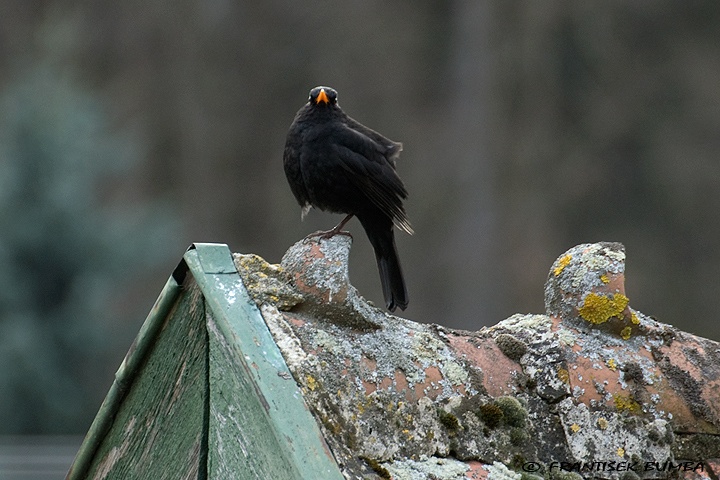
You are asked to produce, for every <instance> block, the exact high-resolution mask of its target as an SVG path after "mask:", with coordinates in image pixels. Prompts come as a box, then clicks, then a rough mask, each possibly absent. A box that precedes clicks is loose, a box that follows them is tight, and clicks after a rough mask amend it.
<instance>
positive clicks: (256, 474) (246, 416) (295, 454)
mask: <svg viewBox="0 0 720 480" xmlns="http://www.w3.org/2000/svg"><path fill="white" fill-rule="evenodd" d="M195 247H196V248H195V249H194V250H189V251H188V252H187V253H186V254H185V257H184V258H185V262H186V263H187V265H188V268H189V270H190V272H192V275H193V277H194V278H195V279H196V280H197V282H198V285H199V287H200V289H201V290H202V292H203V296H204V298H205V304H206V312H207V328H208V337H209V344H210V373H209V377H210V393H209V396H210V412H209V417H210V418H209V438H208V452H209V453H208V476H209V478H218V479H223V478H248V479H255V478H272V479H274V478H283V479H285V478H288V479H290V478H292V479H342V478H343V476H342V474H341V473H340V470H339V469H338V467H337V464H336V463H335V460H334V459H333V457H332V454H331V453H330V452H329V450H328V448H327V446H326V444H325V441H324V439H323V437H322V435H321V433H320V429H319V428H318V426H317V423H316V422H315V419H314V417H313V416H312V415H311V414H310V412H309V410H308V409H307V406H306V405H305V403H304V401H303V399H302V393H301V392H300V390H299V388H298V386H297V384H296V383H295V381H294V380H293V378H292V376H291V374H290V371H289V370H288V368H287V365H286V364H285V361H284V359H283V358H282V355H281V354H280V350H279V349H278V348H277V345H276V344H275V341H274V340H273V338H272V336H271V335H270V331H269V330H268V328H267V326H266V325H265V321H264V320H263V318H262V315H261V314H260V311H259V310H258V308H257V306H256V305H255V303H254V302H253V301H252V299H251V298H250V296H249V295H248V293H247V290H246V289H245V286H244V285H243V283H242V280H241V279H240V276H239V275H238V273H237V271H236V270H235V266H234V263H233V261H232V255H231V253H230V250H229V249H228V248H227V246H225V245H217V244H195ZM208 266H211V271H207V270H205V268H206V267H208ZM223 272H225V273H223Z"/></svg>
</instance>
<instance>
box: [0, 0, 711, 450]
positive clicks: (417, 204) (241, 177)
mask: <svg viewBox="0 0 720 480" xmlns="http://www.w3.org/2000/svg"><path fill="white" fill-rule="evenodd" d="M719 34H720V3H718V2H710V1H707V2H680V1H674V2H673V1H659V2H651V3H648V2H581V3H578V2H569V1H548V2H540V3H538V2H501V1H499V0H497V1H488V2H478V1H474V0H455V1H443V2H438V1H432V0H412V1H411V0H393V1H391V2H380V1H367V0H363V1H359V0H357V1H350V2H345V3H343V4H342V5H338V4H337V3H336V2H330V1H324V2H323V1H320V2H296V1H291V0H265V1H263V2H241V1H234V0H173V1H169V0H142V1H137V0H128V1H123V2H117V1H110V0H97V1H93V2H90V1H70V0H45V1H34V2H2V3H1V4H0V267H1V268H0V366H1V367H2V368H0V418H1V419H2V421H0V434H2V435H39V434H44V435H49V434H52V435H65V434H83V433H84V432H85V431H86V430H87V428H88V427H89V425H90V422H91V421H92V418H93V417H94V415H95V413H96V411H97V408H98V406H99V405H100V403H101V401H102V398H103V397H104V395H105V393H106V391H107V389H108V388H109V386H110V384H111V382H112V380H113V374H114V372H115V370H116V368H117V367H118V365H119V364H120V361H121V360H122V357H123V356H124V354H125V352H126V351H127V349H128V347H129V345H130V343H131V341H132V339H133V338H134V336H135V334H136V333H137V331H138V329H139V327H140V325H141V323H142V321H143V320H144V317H145V315H146V314H147V312H148V311H149V310H150V307H151V306H152V304H153V301H154V299H155V298H156V297H157V295H158V294H159V293H160V290H161V289H162V287H163V285H164V283H165V280H166V279H167V277H168V276H169V275H170V272H171V271H172V270H173V268H174V267H175V265H176V264H177V262H178V261H179V260H180V258H181V256H182V254H183V253H184V251H185V249H186V247H187V246H188V245H189V244H190V243H192V242H221V243H227V244H229V245H230V247H231V249H232V250H233V251H236V252H242V253H256V254H259V255H261V256H263V257H264V258H265V259H266V260H268V261H269V262H271V263H278V262H279V261H280V259H281V257H282V255H283V252H284V251H285V250H286V249H287V248H288V247H289V246H290V245H291V244H292V243H294V242H296V241H298V240H300V239H301V238H303V237H304V236H305V235H307V234H308V233H310V232H313V231H316V230H318V229H328V228H330V227H332V226H333V225H335V223H337V221H339V219H340V218H341V216H339V215H330V214H325V213H321V212H317V211H312V212H311V213H310V214H309V216H308V217H307V218H306V219H305V221H304V222H301V221H300V208H299V206H298V205H297V204H296V203H295V199H294V198H293V196H292V194H291V193H290V190H289V188H288V186H287V183H286V180H285V176H284V172H283V167H282V152H283V147H284V142H285V134H286V132H287V129H288V127H289V125H290V123H291V122H292V120H293V117H294V115H295V112H296V111H297V110H298V109H299V108H300V107H301V106H302V105H303V104H304V103H305V102H306V99H307V94H308V91H309V90H310V88H312V87H313V86H316V85H329V86H332V87H334V88H335V89H337V90H338V91H339V102H340V104H341V106H342V107H343V109H344V110H345V111H346V112H347V113H348V114H350V115H351V116H353V117H354V118H356V119H357V120H359V121H360V122H362V123H364V124H366V125H368V126H370V127H372V128H374V129H376V130H378V131H380V132H382V133H383V134H384V135H386V136H387V137H389V138H391V139H393V140H396V141H401V142H403V143H404V146H405V148H404V151H403V154H402V155H401V158H400V161H399V163H398V171H399V173H400V176H401V177H402V178H403V179H404V181H405V183H406V185H407V188H408V190H409V191H410V197H409V199H408V201H407V204H406V207H407V211H408V215H409V217H410V219H411V222H412V223H413V227H414V229H415V232H416V233H415V235H414V236H412V237H410V236H407V235H404V234H403V233H401V232H398V233H397V243H398V249H399V252H400V256H401V259H402V262H403V267H404V270H405V274H406V276H407V279H408V283H409V292H410V307H409V308H408V309H407V310H406V311H405V312H404V314H403V316H406V317H407V318H411V319H413V320H417V321H420V322H426V323H438V324H442V325H445V326H448V327H454V328H463V329H468V330H477V329H479V328H481V327H482V326H484V325H491V324H494V323H496V322H498V321H500V320H502V319H504V318H506V317H508V316H510V315H512V314H513V313H516V312H522V313H542V312H543V311H544V307H543V285H544V282H545V279H546V277H547V273H548V271H549V269H550V266H551V264H552V262H553V261H554V260H555V258H557V257H558V256H560V255H561V254H562V253H563V252H564V251H565V250H567V249H569V248H570V247H572V246H574V245H576V244H579V243H587V242H596V241H618V242H622V243H623V244H625V246H626V249H627V255H628V263H627V272H626V278H627V280H626V288H627V292H628V296H629V297H630V300H631V306H632V307H634V308H635V309H637V310H640V311H642V312H644V313H646V314H649V315H653V316H655V317H656V318H657V319H658V320H660V321H662V322H666V323H670V324H673V325H676V326H678V327H679V328H681V329H683V330H687V331H690V332H692V333H696V334H699V335H702V336H705V337H709V338H712V339H715V340H720V322H719V321H718V314H717V312H716V310H715V301H717V299H718V298H720V275H719V271H720V244H719V239H720V161H719V159H718V152H719V151H720V82H718V79H719V78H720V43H718V41H717V39H718V38H720V37H719ZM349 228H350V230H351V231H352V232H353V233H354V238H355V242H354V246H353V251H352V255H351V265H350V276H351V280H352V282H353V283H354V284H355V286H356V287H358V289H359V290H360V292H361V293H362V294H363V295H365V296H366V298H368V299H370V300H373V301H375V302H376V303H378V304H380V305H382V293H381V290H380V282H379V277H378V273H377V269H376V265H375V260H374V256H373V254H372V250H371V247H370V245H369V243H368V241H367V238H366V237H365V235H364V233H363V232H362V228H361V227H360V225H359V223H357V222H356V221H353V222H352V223H350V224H349ZM5 438H6V439H7V438H15V437H5ZM6 443H7V444H11V443H13V442H12V441H9V440H8V441H6ZM0 457H1V456H0Z"/></svg>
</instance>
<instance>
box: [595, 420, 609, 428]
mask: <svg viewBox="0 0 720 480" xmlns="http://www.w3.org/2000/svg"><path fill="white" fill-rule="evenodd" d="M597 426H598V427H599V428H600V430H605V429H606V428H607V427H608V421H607V420H606V419H605V418H603V417H600V418H598V419H597Z"/></svg>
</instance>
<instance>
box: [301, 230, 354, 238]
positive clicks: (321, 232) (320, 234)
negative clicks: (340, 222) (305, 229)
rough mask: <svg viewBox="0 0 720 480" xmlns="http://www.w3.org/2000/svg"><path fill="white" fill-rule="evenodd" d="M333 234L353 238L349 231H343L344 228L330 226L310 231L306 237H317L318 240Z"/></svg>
mask: <svg viewBox="0 0 720 480" xmlns="http://www.w3.org/2000/svg"><path fill="white" fill-rule="evenodd" d="M335 235H347V236H348V237H350V238H351V239H352V238H353V236H352V234H351V233H350V232H348V231H345V230H335V229H334V228H332V229H330V230H318V231H317V232H315V233H311V234H310V235H308V238H312V237H317V238H318V240H320V239H324V240H327V239H329V238H332V237H334V236H335Z"/></svg>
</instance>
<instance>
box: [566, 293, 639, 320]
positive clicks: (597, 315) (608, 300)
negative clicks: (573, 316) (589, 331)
mask: <svg viewBox="0 0 720 480" xmlns="http://www.w3.org/2000/svg"><path fill="white" fill-rule="evenodd" d="M629 302H630V300H629V299H628V297H626V296H625V295H623V294H621V293H616V294H615V295H611V296H605V295H598V294H597V293H594V292H590V293H588V294H587V296H586V297H585V300H584V302H583V306H582V307H580V308H579V309H578V313H579V314H580V316H581V317H582V318H583V319H585V320H587V321H588V322H590V323H592V324H594V325H599V324H601V323H605V322H607V321H608V320H610V319H611V318H613V317H619V316H620V315H621V314H622V313H623V312H624V311H625V308H627V306H628V303H629Z"/></svg>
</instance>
